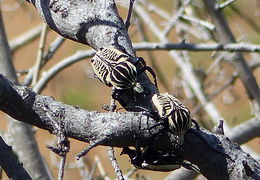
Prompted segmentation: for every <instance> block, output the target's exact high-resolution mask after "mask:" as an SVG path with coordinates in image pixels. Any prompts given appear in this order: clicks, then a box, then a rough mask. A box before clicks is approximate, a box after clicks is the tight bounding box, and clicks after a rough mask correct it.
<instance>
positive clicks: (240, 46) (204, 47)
mask: <svg viewBox="0 0 260 180" xmlns="http://www.w3.org/2000/svg"><path fill="white" fill-rule="evenodd" d="M133 46H134V49H135V50H189V51H231V52H232V51H241V52H260V45H257V44H244V43H233V44H210V43H205V44H193V43H178V44H175V43H156V42H149V43H148V42H142V43H135V44H133Z"/></svg>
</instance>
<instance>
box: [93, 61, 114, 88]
mask: <svg viewBox="0 0 260 180" xmlns="http://www.w3.org/2000/svg"><path fill="white" fill-rule="evenodd" d="M91 65H92V68H93V71H94V74H95V75H96V77H97V78H98V79H99V80H100V81H101V82H103V83H104V84H106V85H107V86H111V83H110V82H109V79H108V77H109V76H110V73H111V69H112V68H111V67H110V66H109V64H108V63H106V62H105V61H104V60H103V59H102V57H99V56H94V57H93V58H92V59H91Z"/></svg>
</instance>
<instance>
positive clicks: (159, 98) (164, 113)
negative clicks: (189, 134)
mask: <svg viewBox="0 0 260 180" xmlns="http://www.w3.org/2000/svg"><path fill="white" fill-rule="evenodd" d="M152 102H153V104H154V106H155V108H156V110H157V113H158V114H159V117H160V119H163V120H166V122H167V123H168V125H169V130H170V132H171V133H173V134H174V135H176V136H177V138H178V139H177V142H178V144H179V145H182V144H183V141H184V133H185V132H186V131H187V130H188V129H189V128H190V127H191V122H192V119H191V116H190V111H189V109H188V108H187V107H186V106H184V105H183V104H182V103H181V102H180V101H179V100H178V99H177V98H175V97H174V96H172V95H170V94H168V93H164V94H154V95H153V97H152Z"/></svg>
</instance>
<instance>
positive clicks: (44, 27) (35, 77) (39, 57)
mask: <svg viewBox="0 0 260 180" xmlns="http://www.w3.org/2000/svg"><path fill="white" fill-rule="evenodd" d="M47 29H48V26H47V24H45V23H43V24H42V31H41V37H40V42H39V47H38V53H37V58H36V62H35V65H34V67H33V79H32V85H34V84H35V83H36V82H37V80H38V76H39V72H40V67H41V64H42V59H43V52H44V46H45V41H46V35H47Z"/></svg>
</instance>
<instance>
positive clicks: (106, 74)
mask: <svg viewBox="0 0 260 180" xmlns="http://www.w3.org/2000/svg"><path fill="white" fill-rule="evenodd" d="M131 58H132V57H130V56H128V55H127V54H124V53H122V52H120V51H118V50H116V49H110V48H101V49H100V50H99V51H98V52H97V53H96V54H95V56H94V57H93V58H92V59H91V64H92V67H93V70H94V73H95V75H96V76H97V78H98V79H99V80H100V81H101V82H103V83H104V84H106V85H107V86H113V87H115V89H118V90H124V89H130V88H133V89H134V90H135V91H136V92H138V93H141V92H143V88H142V86H141V85H140V83H138V82H137V69H136V67H135V65H134V64H133V63H132V62H131V60H130V59H131Z"/></svg>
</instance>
